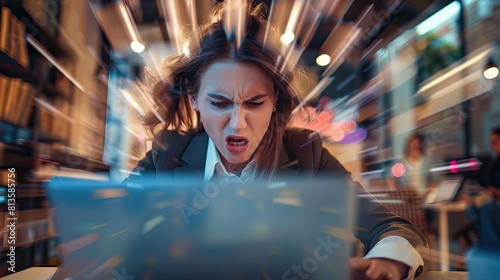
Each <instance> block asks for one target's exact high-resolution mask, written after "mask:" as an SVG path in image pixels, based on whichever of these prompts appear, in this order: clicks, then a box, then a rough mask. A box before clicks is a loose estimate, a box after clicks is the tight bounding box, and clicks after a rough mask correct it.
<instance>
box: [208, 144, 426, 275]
mask: <svg viewBox="0 0 500 280" xmlns="http://www.w3.org/2000/svg"><path fill="white" fill-rule="evenodd" d="M255 172H256V162H255V160H252V161H250V162H249V163H248V164H247V166H245V168H243V170H242V171H241V176H239V177H238V176H237V175H236V174H233V173H229V172H227V170H226V168H225V167H224V164H222V161H221V159H220V156H219V153H218V152H217V148H216V147H215V145H214V142H213V141H212V139H210V137H209V138H208V147H207V160H206V164H205V174H204V177H203V178H204V181H205V182H208V181H210V180H212V179H213V177H214V176H217V177H216V178H217V180H219V181H221V182H222V183H226V184H227V183H229V182H237V183H242V182H243V183H245V182H248V181H249V180H250V179H252V178H253V177H254V176H255ZM364 258H365V259H374V258H386V259H391V260H395V261H399V262H402V263H404V264H406V265H408V266H409V267H410V270H409V271H408V275H407V277H406V278H404V279H405V280H408V279H413V276H414V275H415V271H416V270H417V269H418V267H419V266H422V265H424V261H423V259H422V257H421V256H420V254H419V253H418V252H417V250H415V248H413V246H412V245H411V244H410V242H408V240H406V239H404V238H403V237H400V236H388V237H385V238H382V239H381V240H380V241H379V242H378V243H377V244H376V245H375V246H374V247H373V248H372V249H371V250H370V252H368V254H366V256H365V257H364Z"/></svg>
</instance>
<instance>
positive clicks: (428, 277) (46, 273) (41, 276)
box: [0, 267, 467, 280]
mask: <svg viewBox="0 0 500 280" xmlns="http://www.w3.org/2000/svg"><path fill="white" fill-rule="evenodd" d="M56 270H57V267H32V268H28V269H25V270H23V271H19V272H16V273H14V274H12V275H9V276H5V277H2V278H0V279H2V280H48V279H50V278H51V277H52V275H54V273H55V272H56ZM415 279H416V280H466V279H467V272H456V271H450V272H443V271H429V272H425V273H423V274H422V275H420V276H419V277H417V278H415Z"/></svg>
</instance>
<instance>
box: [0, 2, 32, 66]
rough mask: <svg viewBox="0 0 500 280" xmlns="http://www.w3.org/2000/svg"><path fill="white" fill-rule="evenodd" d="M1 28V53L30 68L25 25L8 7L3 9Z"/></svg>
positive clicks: (0, 20)
mask: <svg viewBox="0 0 500 280" xmlns="http://www.w3.org/2000/svg"><path fill="white" fill-rule="evenodd" d="M0 14H1V19H0V22H1V24H2V25H1V28H0V51H2V52H4V53H5V54H7V55H8V56H10V57H11V58H12V59H14V60H16V61H17V62H18V63H19V64H21V65H22V66H24V67H25V68H28V67H29V56H28V45H27V44H26V33H25V26H24V23H23V22H22V21H21V20H19V19H18V18H17V17H15V16H14V15H13V14H12V12H11V11H10V10H9V8H7V7H2V12H1V13H0Z"/></svg>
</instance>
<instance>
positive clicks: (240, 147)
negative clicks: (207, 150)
mask: <svg viewBox="0 0 500 280" xmlns="http://www.w3.org/2000/svg"><path fill="white" fill-rule="evenodd" d="M226 148H227V149H228V150H229V151H230V152H244V151H245V150H246V149H247V148H248V139H247V138H246V137H241V136H234V135H231V136H228V137H226Z"/></svg>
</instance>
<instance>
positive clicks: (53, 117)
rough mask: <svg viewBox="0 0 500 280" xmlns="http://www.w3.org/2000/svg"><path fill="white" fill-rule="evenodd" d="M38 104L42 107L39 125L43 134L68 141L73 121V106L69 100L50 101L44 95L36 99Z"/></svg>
mask: <svg viewBox="0 0 500 280" xmlns="http://www.w3.org/2000/svg"><path fill="white" fill-rule="evenodd" d="M36 105H37V106H38V107H39V108H40V113H39V127H40V132H41V136H43V137H48V138H55V139H58V140H60V141H67V140H68V139H69V136H70V132H71V124H72V122H73V120H72V119H71V117H70V113H71V106H70V103H69V101H68V100H66V99H64V98H58V99H55V100H50V101H49V100H47V99H46V98H45V97H43V96H42V97H40V98H37V99H36Z"/></svg>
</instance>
